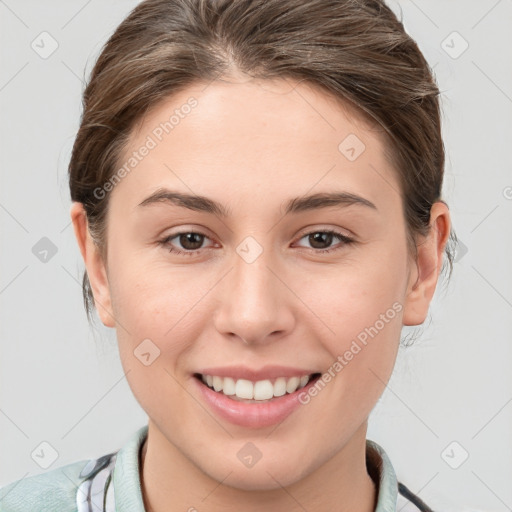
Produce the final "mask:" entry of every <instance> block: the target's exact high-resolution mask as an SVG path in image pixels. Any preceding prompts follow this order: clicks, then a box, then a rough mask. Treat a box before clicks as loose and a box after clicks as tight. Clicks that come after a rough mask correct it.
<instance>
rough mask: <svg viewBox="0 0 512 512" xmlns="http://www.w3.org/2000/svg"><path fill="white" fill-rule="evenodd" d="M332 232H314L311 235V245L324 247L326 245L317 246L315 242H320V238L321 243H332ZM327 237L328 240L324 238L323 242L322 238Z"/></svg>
mask: <svg viewBox="0 0 512 512" xmlns="http://www.w3.org/2000/svg"><path fill="white" fill-rule="evenodd" d="M332 236H333V235H332V233H313V234H312V235H310V236H309V238H310V243H311V245H312V246H313V247H314V248H315V249H323V248H325V247H316V246H315V244H316V243H317V242H318V239H320V244H322V243H324V244H327V245H330V244H331V242H332ZM325 237H327V240H323V242H322V239H323V238H325Z"/></svg>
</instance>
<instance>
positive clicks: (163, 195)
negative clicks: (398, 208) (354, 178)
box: [138, 188, 378, 218]
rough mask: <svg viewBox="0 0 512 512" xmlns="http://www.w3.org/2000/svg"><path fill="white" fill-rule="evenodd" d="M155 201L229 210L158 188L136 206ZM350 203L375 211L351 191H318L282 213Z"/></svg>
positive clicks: (205, 199)
mask: <svg viewBox="0 0 512 512" xmlns="http://www.w3.org/2000/svg"><path fill="white" fill-rule="evenodd" d="M157 203H169V204H173V205H176V206H181V207H183V208H188V209H189V210H194V211H197V212H206V213H211V214H214V215H217V216H219V217H224V218H225V217H229V215H230V210H229V209H227V208H226V207H225V206H224V205H222V204H221V203H218V202H217V201H214V200H213V199H209V198H208V197H205V196H200V195H195V194H186V193H183V192H175V191H172V190H169V189H166V188H159V189H158V190H156V191H155V192H153V193H152V194H151V195H150V196H148V197H146V199H144V200H143V201H142V202H141V203H140V204H139V205H138V206H150V205H153V204H157ZM352 205H358V206H364V207H367V208H371V209H373V210H375V211H378V210H377V207H376V206H375V204H373V203H372V202H371V201H369V200H368V199H365V198H364V197H361V196H358V195H356V194H353V193H351V192H319V193H317V194H312V195H309V196H303V197H296V198H294V199H291V200H289V201H288V202H287V203H286V204H285V210H284V215H288V214H289V213H299V212H305V211H311V210H317V209H320V208H329V207H347V206H352Z"/></svg>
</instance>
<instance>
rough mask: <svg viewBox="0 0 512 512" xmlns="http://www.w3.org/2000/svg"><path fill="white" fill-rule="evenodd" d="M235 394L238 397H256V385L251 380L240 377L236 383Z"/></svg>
mask: <svg viewBox="0 0 512 512" xmlns="http://www.w3.org/2000/svg"><path fill="white" fill-rule="evenodd" d="M235 395H236V396H237V397H238V398H245V399H252V398H254V386H253V384H252V382H251V381H250V380H245V379H238V380H237V381H236V384H235Z"/></svg>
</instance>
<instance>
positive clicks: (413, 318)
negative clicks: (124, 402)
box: [402, 202, 451, 325]
mask: <svg viewBox="0 0 512 512" xmlns="http://www.w3.org/2000/svg"><path fill="white" fill-rule="evenodd" d="M450 225H451V221H450V212H449V210H448V207H447V206H446V204H445V203H442V202H436V203H434V204H433V205H432V208H431V210H430V232H429V234H428V235H427V236H426V237H421V238H420V243H419V244H418V245H417V247H418V258H417V261H416V262H415V263H416V264H415V265H413V267H412V268H413V270H412V271H411V273H410V277H409V283H408V285H407V294H406V297H405V307H404V314H403V318H402V322H403V325H420V324H422V323H423V322H424V321H425V318H426V317H427V313H428V308H429V306H430V302H431V301H432V297H433V296H434V292H435V290H436V285H437V281H438V278H439V273H440V271H441V267H442V264H443V254H444V249H445V246H446V242H447V241H448V238H449V236H450Z"/></svg>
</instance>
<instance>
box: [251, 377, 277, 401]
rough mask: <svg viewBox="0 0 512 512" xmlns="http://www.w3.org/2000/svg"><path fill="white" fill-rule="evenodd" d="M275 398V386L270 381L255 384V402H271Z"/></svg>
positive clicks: (260, 381)
mask: <svg viewBox="0 0 512 512" xmlns="http://www.w3.org/2000/svg"><path fill="white" fill-rule="evenodd" d="M273 396H274V386H273V385H272V382H270V381H269V380H259V381H258V382H256V384H254V397H253V398H254V400H270V399H271V398H272V397H273Z"/></svg>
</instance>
